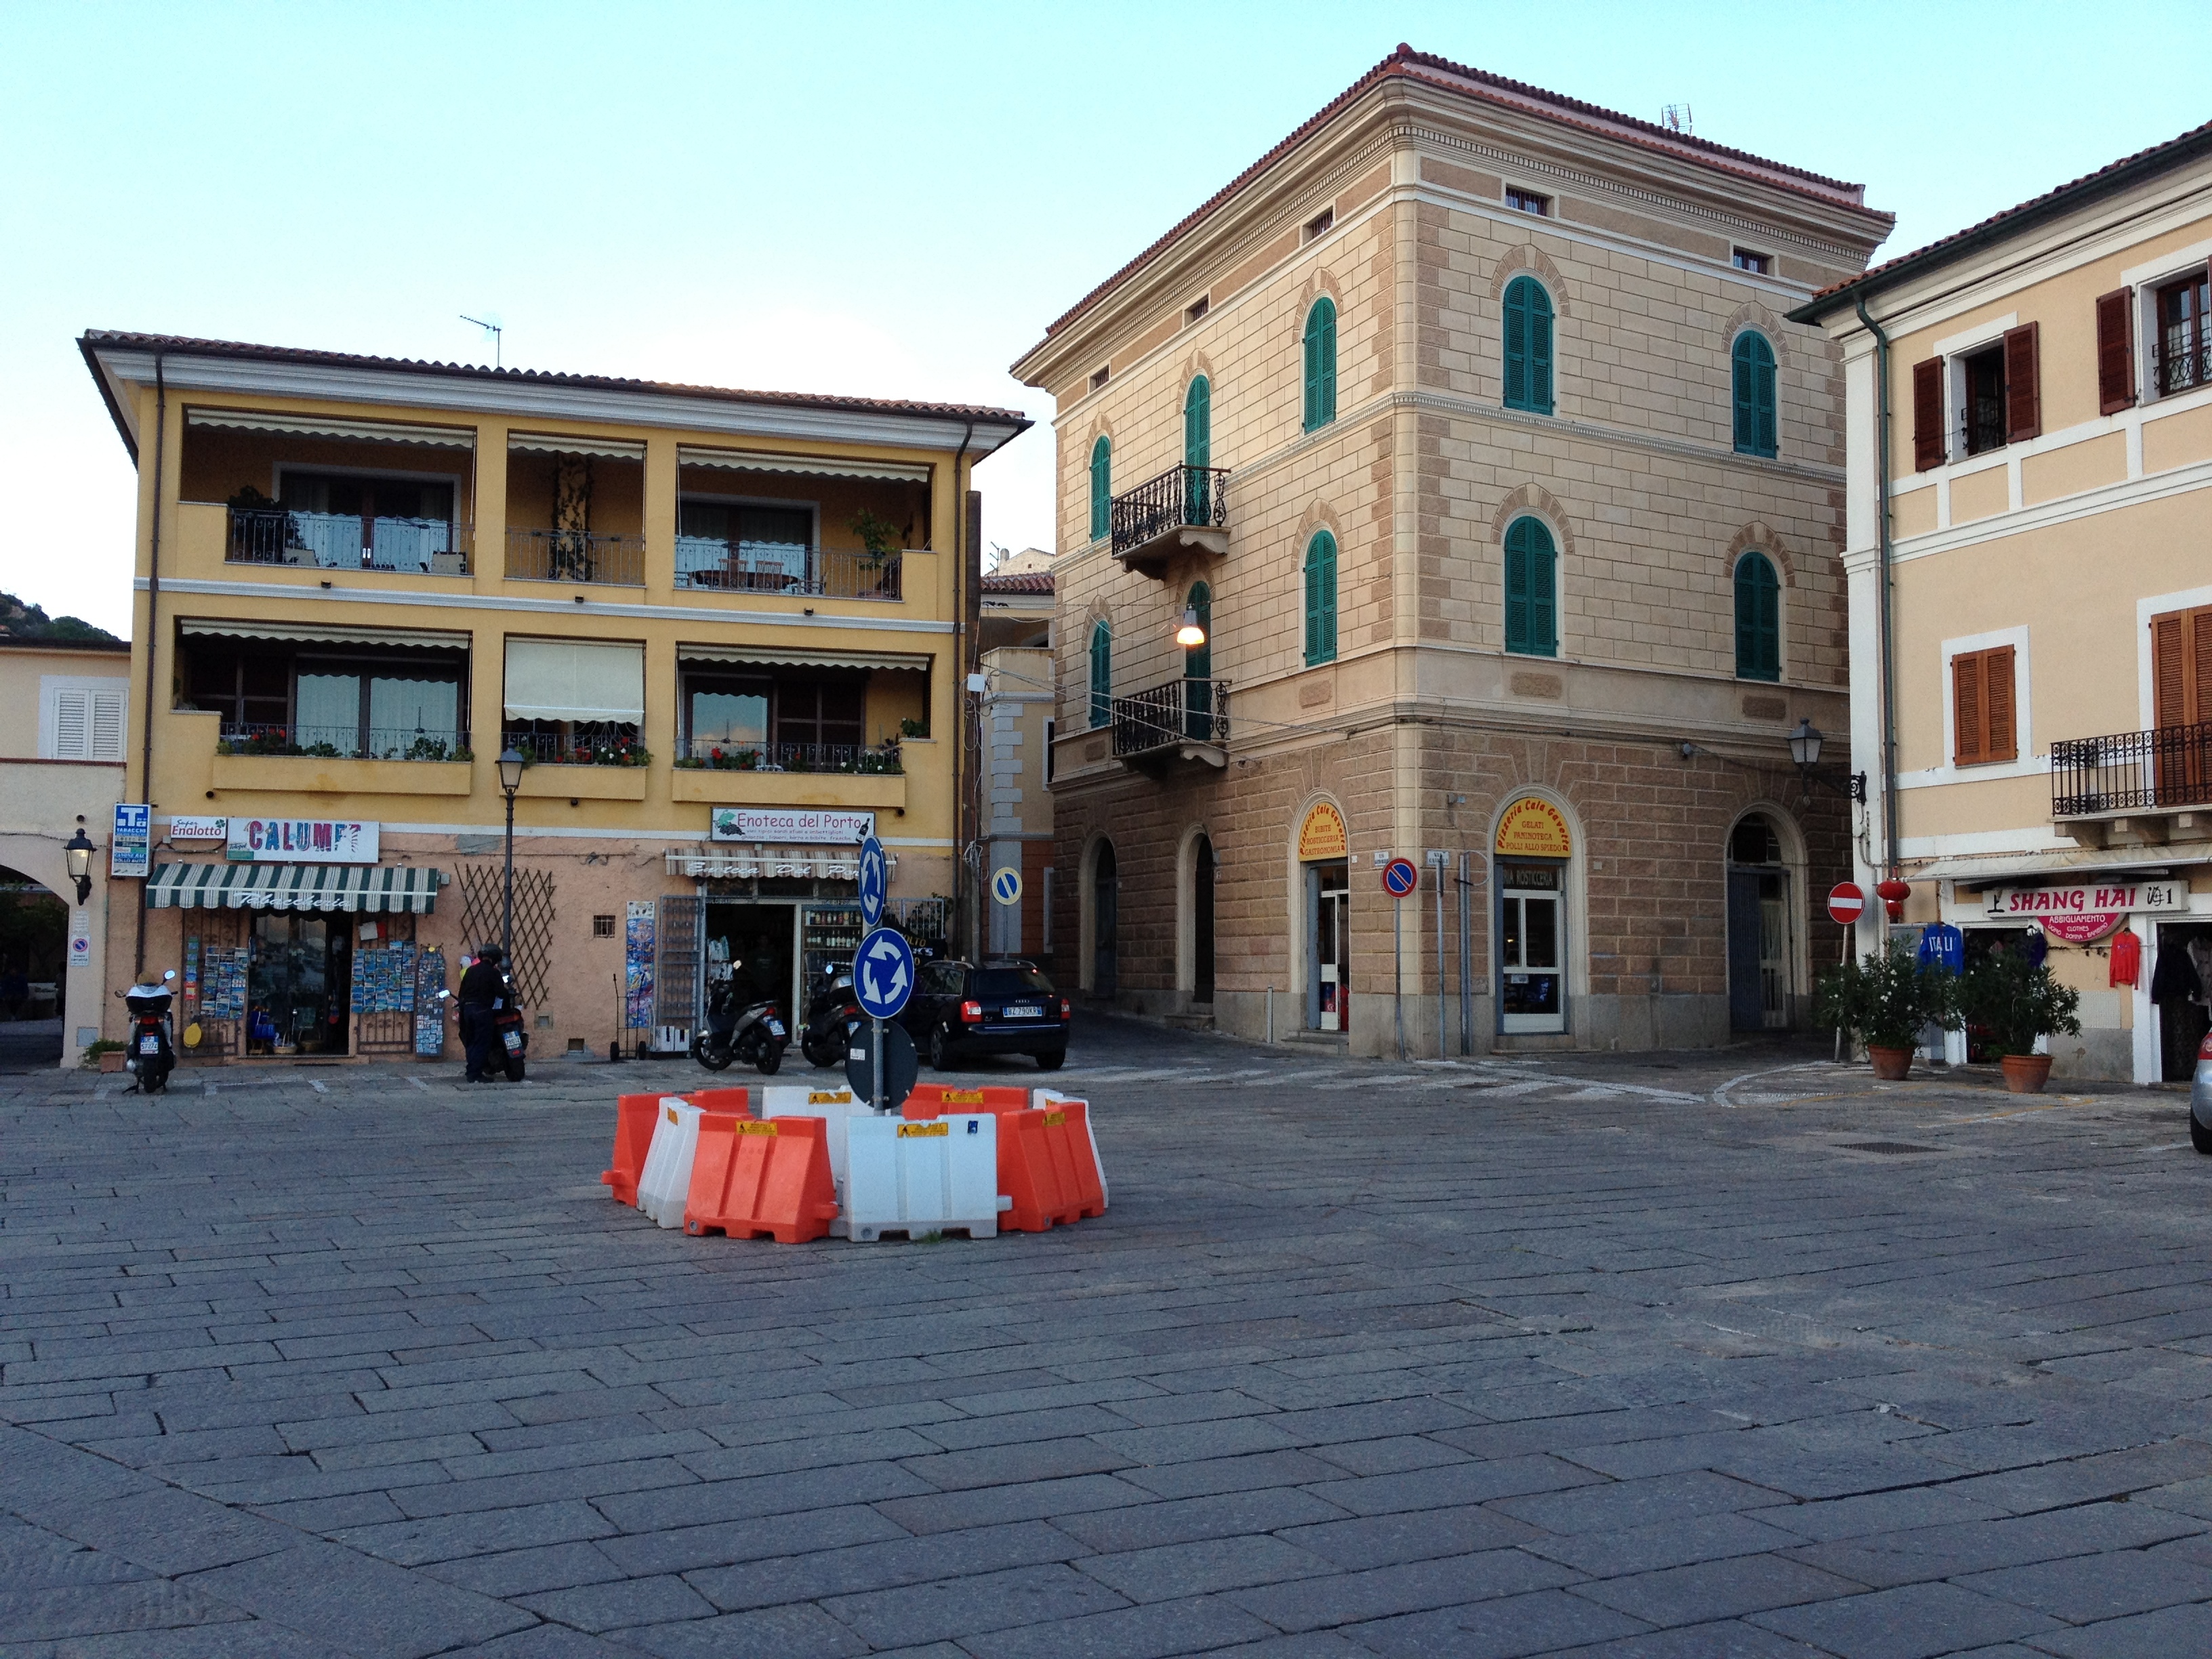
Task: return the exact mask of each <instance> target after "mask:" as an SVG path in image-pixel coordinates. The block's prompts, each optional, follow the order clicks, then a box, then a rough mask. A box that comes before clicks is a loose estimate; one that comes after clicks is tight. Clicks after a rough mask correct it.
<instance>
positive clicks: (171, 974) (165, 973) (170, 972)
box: [161, 968, 177, 985]
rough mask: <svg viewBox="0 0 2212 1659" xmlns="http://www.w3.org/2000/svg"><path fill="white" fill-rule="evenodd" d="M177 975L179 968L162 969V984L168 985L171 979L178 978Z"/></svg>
mask: <svg viewBox="0 0 2212 1659" xmlns="http://www.w3.org/2000/svg"><path fill="white" fill-rule="evenodd" d="M176 976H177V970H176V969H173V968H164V969H162V970H161V983H162V984H164V985H167V983H168V982H169V981H171V980H173V979H174V978H176Z"/></svg>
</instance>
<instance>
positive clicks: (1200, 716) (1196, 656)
mask: <svg viewBox="0 0 2212 1659" xmlns="http://www.w3.org/2000/svg"><path fill="white" fill-rule="evenodd" d="M1183 603H1184V605H1186V606H1187V607H1188V609H1189V610H1190V611H1194V613H1196V615H1197V617H1198V625H1199V626H1200V628H1202V629H1205V630H1206V643H1205V644H1204V645H1197V646H1192V647H1189V648H1188V649H1187V650H1186V651H1184V653H1182V677H1183V678H1184V679H1185V680H1187V681H1188V682H1189V684H1186V685H1185V686H1184V687H1183V694H1182V697H1183V735H1184V736H1185V737H1187V738H1191V739H1193V740H1194V741H1195V742H1198V743H1211V742H1212V741H1213V593H1212V590H1211V589H1210V588H1208V587H1207V586H1206V584H1205V583H1204V582H1193V583H1192V584H1191V585H1190V594H1189V597H1188V598H1187V599H1185V600H1184V601H1183Z"/></svg>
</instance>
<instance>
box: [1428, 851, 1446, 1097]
mask: <svg viewBox="0 0 2212 1659" xmlns="http://www.w3.org/2000/svg"><path fill="white" fill-rule="evenodd" d="M1429 867H1430V868H1431V870H1434V871H1435V872H1437V873H1436V889H1437V1059H1438V1060H1442V1059H1443V1057H1444V1024H1445V1021H1444V855H1443V854H1442V853H1431V854H1429Z"/></svg>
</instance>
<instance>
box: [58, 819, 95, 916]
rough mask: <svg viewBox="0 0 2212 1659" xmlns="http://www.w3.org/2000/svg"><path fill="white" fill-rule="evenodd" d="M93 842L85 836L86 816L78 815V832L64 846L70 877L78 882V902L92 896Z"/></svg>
mask: <svg viewBox="0 0 2212 1659" xmlns="http://www.w3.org/2000/svg"><path fill="white" fill-rule="evenodd" d="M92 853H93V847H92V843H91V842H89V841H88V840H87V839H86V838H85V833H84V816H83V814H82V813H79V814H78V815H77V820H76V834H75V835H73V836H70V838H69V840H68V842H66V843H65V844H64V846H63V848H62V856H63V858H64V860H66V861H67V862H68V865H69V874H70V880H71V881H73V882H75V883H76V902H78V903H79V904H83V903H86V902H88V901H89V900H90V899H91V897H92Z"/></svg>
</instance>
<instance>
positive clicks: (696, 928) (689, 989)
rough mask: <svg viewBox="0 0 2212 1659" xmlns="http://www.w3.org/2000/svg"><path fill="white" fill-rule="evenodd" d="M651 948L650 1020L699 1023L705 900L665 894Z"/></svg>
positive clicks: (685, 1026) (683, 1025)
mask: <svg viewBox="0 0 2212 1659" xmlns="http://www.w3.org/2000/svg"><path fill="white" fill-rule="evenodd" d="M659 908H660V920H659V928H658V932H657V933H656V935H655V941H654V943H655V949H654V951H653V955H654V958H655V960H654V963H653V1023H654V1024H656V1025H658V1026H659V1027H661V1028H662V1029H663V1030H671V1029H672V1030H682V1031H685V1032H689V1031H690V1030H691V1029H692V1028H693V1027H694V1026H696V1024H698V1023H699V984H700V980H699V969H700V962H699V941H700V938H701V936H702V935H703V934H704V933H706V931H707V927H706V920H707V901H706V900H705V899H704V898H703V897H696V896H693V895H691V894H689V893H669V894H664V895H663V896H662V897H661V899H660V901H659Z"/></svg>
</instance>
